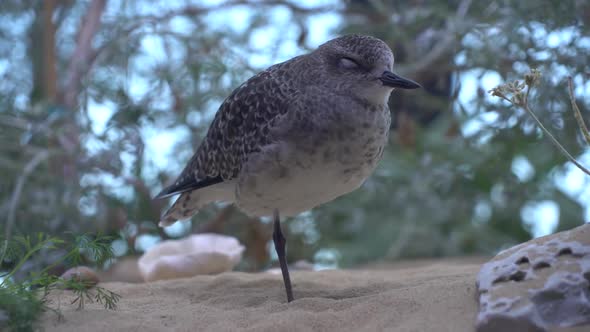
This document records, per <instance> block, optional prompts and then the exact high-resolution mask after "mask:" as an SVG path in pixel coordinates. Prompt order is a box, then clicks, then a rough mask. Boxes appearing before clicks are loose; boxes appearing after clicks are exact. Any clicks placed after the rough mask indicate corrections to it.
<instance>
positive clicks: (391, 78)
mask: <svg viewBox="0 0 590 332" xmlns="http://www.w3.org/2000/svg"><path fill="white" fill-rule="evenodd" d="M379 79H380V80H381V82H383V85H385V86H389V87H392V88H400V89H418V88H421V87H422V86H421V85H420V84H418V83H416V82H414V81H412V80H410V79H407V78H404V77H401V76H399V75H397V74H394V73H392V72H390V71H388V70H386V71H384V72H383V75H381V77H379Z"/></svg>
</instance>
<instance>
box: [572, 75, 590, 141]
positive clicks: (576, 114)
mask: <svg viewBox="0 0 590 332" xmlns="http://www.w3.org/2000/svg"><path fill="white" fill-rule="evenodd" d="M567 86H568V92H569V95H570V102H571V103H572V109H573V110H574V117H575V118H576V121H577V122H578V126H580V130H581V131H582V135H584V138H585V139H586V143H588V145H590V132H588V127H586V123H585V122H584V119H583V118H582V112H580V109H579V108H578V105H576V97H575V96H574V82H573V79H572V77H571V76H568V78H567Z"/></svg>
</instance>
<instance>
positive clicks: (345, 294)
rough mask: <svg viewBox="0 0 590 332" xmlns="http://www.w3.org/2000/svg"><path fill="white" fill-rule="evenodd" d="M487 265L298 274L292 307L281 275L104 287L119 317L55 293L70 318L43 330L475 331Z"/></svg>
mask: <svg viewBox="0 0 590 332" xmlns="http://www.w3.org/2000/svg"><path fill="white" fill-rule="evenodd" d="M481 262H482V260H477V261H476V262H474V261H473V260H467V261H466V260H462V261H457V260H455V261H453V260H444V261H443V260H440V261H429V262H419V263H410V264H408V263H402V264H399V265H393V266H374V267H372V268H371V269H370V270H341V271H322V272H294V273H292V275H291V278H292V280H293V282H294V294H295V298H296V300H295V301H294V302H292V303H290V304H287V303H286V300H285V293H284V289H283V284H282V280H281V277H280V275H271V274H268V273H257V274H247V273H236V272H232V273H225V274H221V275H217V276H199V277H194V278H191V279H177V280H169V281H159V282H154V283H149V284H128V283H104V284H102V286H103V287H105V288H107V289H109V290H112V291H115V292H116V293H118V294H120V295H121V296H122V299H121V301H120V303H119V308H118V310H116V311H109V310H105V309H103V308H102V307H101V306H100V305H99V304H87V305H86V308H85V309H84V310H80V311H77V310H75V306H72V305H70V302H71V301H72V299H73V298H74V297H73V296H72V295H71V293H69V292H67V291H64V292H56V293H54V294H52V297H51V299H52V302H53V304H52V305H53V306H54V307H57V306H58V305H60V304H61V305H60V308H61V311H62V313H63V314H64V320H63V321H60V322H58V321H57V318H56V315H55V314H53V313H51V312H49V313H47V314H45V316H44V318H43V320H42V325H43V328H45V330H46V331H142V332H147V331H168V330H174V331H236V330H248V331H306V330H314V331H360V330H363V331H367V330H369V331H381V330H385V331H453V332H455V331H472V330H473V326H474V322H475V316H476V313H477V304H476V301H475V276H476V274H477V272H478V271H479V268H480V264H481Z"/></svg>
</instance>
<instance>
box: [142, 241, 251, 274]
mask: <svg viewBox="0 0 590 332" xmlns="http://www.w3.org/2000/svg"><path fill="white" fill-rule="evenodd" d="M243 251H244V246H242V245H241V244H240V242H239V241H238V240H237V239H236V238H234V237H231V236H224V235H218V234H195V235H191V236H189V237H187V238H185V239H182V240H167V241H164V242H162V243H159V244H157V245H155V246H153V247H152V248H150V249H149V250H148V251H146V252H145V253H144V254H143V255H142V256H141V258H140V259H139V261H138V266H139V272H140V273H141V275H142V276H143V279H144V280H145V281H155V280H164V279H175V278H188V277H192V276H195V275H199V274H217V273H222V272H225V271H231V270H232V269H233V268H234V266H235V265H236V264H238V263H239V262H240V260H241V259H242V252H243Z"/></svg>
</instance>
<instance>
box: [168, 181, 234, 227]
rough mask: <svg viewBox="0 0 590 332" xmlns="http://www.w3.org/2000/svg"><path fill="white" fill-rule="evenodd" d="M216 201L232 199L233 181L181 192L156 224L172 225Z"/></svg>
mask: <svg viewBox="0 0 590 332" xmlns="http://www.w3.org/2000/svg"><path fill="white" fill-rule="evenodd" d="M216 201H225V202H228V203H232V202H233V201H234V184H233V182H226V183H220V184H217V185H212V186H209V187H206V188H202V189H199V190H192V191H187V192H184V193H182V194H181V195H180V196H179V197H178V198H177V199H176V201H175V202H174V204H172V206H171V207H170V208H169V209H168V211H166V213H164V215H163V216H162V218H161V219H160V223H159V224H158V225H159V226H160V227H164V226H169V225H172V224H173V223H175V222H176V221H177V220H186V219H189V218H190V217H192V216H193V215H194V214H195V213H197V212H198V211H199V210H200V209H201V208H203V207H204V206H205V205H207V204H209V203H211V202H216Z"/></svg>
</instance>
